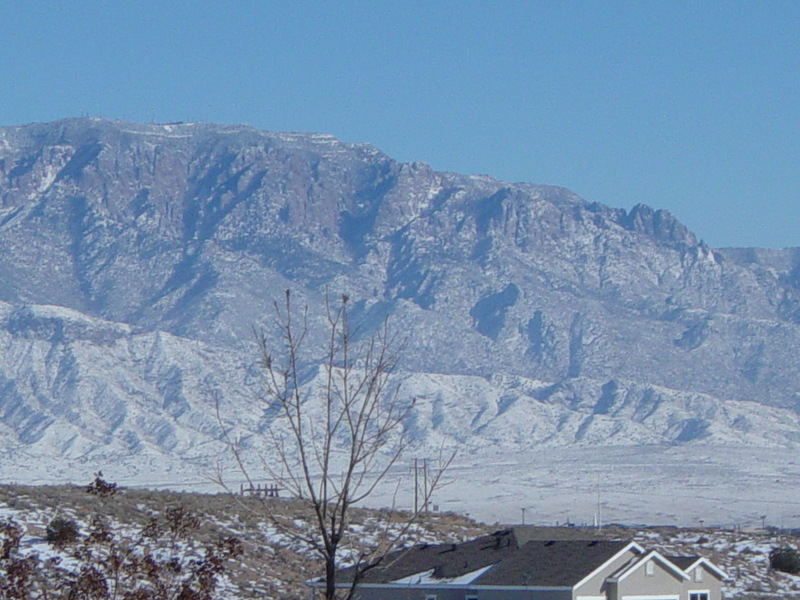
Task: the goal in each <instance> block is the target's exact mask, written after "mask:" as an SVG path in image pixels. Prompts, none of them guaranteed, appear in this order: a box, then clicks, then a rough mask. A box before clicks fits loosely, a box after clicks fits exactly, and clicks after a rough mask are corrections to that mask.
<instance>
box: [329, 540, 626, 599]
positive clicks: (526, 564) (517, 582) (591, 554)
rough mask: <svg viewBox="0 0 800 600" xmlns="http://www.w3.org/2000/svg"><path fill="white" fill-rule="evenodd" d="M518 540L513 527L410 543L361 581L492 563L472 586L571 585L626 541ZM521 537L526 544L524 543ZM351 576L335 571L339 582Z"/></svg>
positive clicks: (439, 575)
mask: <svg viewBox="0 0 800 600" xmlns="http://www.w3.org/2000/svg"><path fill="white" fill-rule="evenodd" d="M521 537H522V538H523V540H524V542H523V544H522V545H520V540H519V539H518V537H517V535H515V532H514V530H513V529H507V530H504V531H498V532H495V533H493V534H491V535H487V536H483V537H480V538H477V539H474V540H471V541H468V542H464V543H461V544H436V545H421V546H414V547H413V548H409V549H408V550H401V551H398V552H394V553H392V554H390V555H389V556H387V557H386V558H385V559H384V561H383V563H382V564H381V565H380V566H378V567H376V568H374V569H371V570H370V571H368V572H367V573H366V575H365V577H364V579H363V580H362V583H366V584H368V583H391V582H393V581H397V580H398V579H404V578H406V577H410V576H412V575H416V574H418V573H424V572H426V571H430V570H433V574H432V576H433V578H436V579H450V578H455V577H461V576H463V575H466V574H468V573H472V572H474V571H477V570H478V569H481V568H484V567H487V566H490V565H494V566H493V567H492V568H491V569H489V570H488V571H486V572H484V573H482V574H480V576H478V577H477V579H476V580H475V581H474V582H473V583H474V584H475V585H491V586H526V587H527V586H531V587H538V586H541V587H568V586H572V585H575V584H576V583H578V582H579V581H580V580H581V579H583V578H584V577H586V576H587V575H589V574H590V573H591V572H592V571H594V570H595V569H597V568H598V567H599V566H601V565H602V564H603V563H605V562H606V561H607V560H609V559H610V558H611V557H613V556H614V555H615V554H617V553H618V552H620V551H621V550H622V549H623V548H624V547H625V546H627V545H628V542H621V541H603V540H558V541H537V540H531V541H527V540H526V539H525V536H521ZM525 542H526V543H525ZM351 577H352V570H351V569H343V570H341V571H340V572H339V577H338V579H339V581H341V582H346V581H349V580H350V578H351Z"/></svg>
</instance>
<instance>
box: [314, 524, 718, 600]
mask: <svg viewBox="0 0 800 600" xmlns="http://www.w3.org/2000/svg"><path fill="white" fill-rule="evenodd" d="M352 576H353V572H352V569H342V570H341V571H340V572H339V573H338V579H337V581H338V585H339V586H341V587H349V585H350V583H349V582H351V581H352ZM725 578H726V574H725V573H724V572H723V571H722V569H720V568H719V567H717V566H716V565H715V564H713V563H712V562H711V561H710V560H708V559H705V558H701V557H699V556H680V557H670V556H663V555H661V554H659V553H658V552H656V551H652V550H651V551H647V550H645V549H644V548H643V547H642V546H640V545H639V544H637V543H636V542H630V541H627V542H626V541H606V540H551V541H544V540H536V539H530V538H529V537H526V534H525V531H524V529H518V530H515V529H508V530H504V531H498V532H496V533H493V534H491V535H487V536H483V537H480V538H477V539H474V540H471V541H469V542H464V543H461V544H435V545H434V544H422V545H418V546H414V547H412V548H409V549H407V550H400V551H397V552H394V553H392V554H390V555H389V556H387V557H386V558H385V559H384V561H383V562H382V564H381V565H380V566H378V567H375V568H374V569H371V570H370V571H368V572H367V573H366V574H365V576H364V578H363V579H362V581H361V582H360V583H359V585H358V588H357V590H356V594H355V598H358V599H361V600H720V598H721V592H720V589H721V584H722V580H723V579H725ZM310 585H311V586H312V587H315V588H321V587H324V583H323V582H321V581H315V582H311V583H310Z"/></svg>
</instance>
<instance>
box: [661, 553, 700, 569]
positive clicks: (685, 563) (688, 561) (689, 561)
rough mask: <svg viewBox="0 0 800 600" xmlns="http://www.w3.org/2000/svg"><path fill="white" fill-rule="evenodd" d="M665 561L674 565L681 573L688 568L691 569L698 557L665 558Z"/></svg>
mask: <svg viewBox="0 0 800 600" xmlns="http://www.w3.org/2000/svg"><path fill="white" fill-rule="evenodd" d="M666 558H667V560H669V561H670V562H671V563H672V564H673V565H676V566H677V567H678V568H679V569H681V570H682V571H685V570H686V569H688V568H689V567H691V566H692V565H693V564H694V563H696V562H697V561H698V560H700V557H699V556H667V557H666Z"/></svg>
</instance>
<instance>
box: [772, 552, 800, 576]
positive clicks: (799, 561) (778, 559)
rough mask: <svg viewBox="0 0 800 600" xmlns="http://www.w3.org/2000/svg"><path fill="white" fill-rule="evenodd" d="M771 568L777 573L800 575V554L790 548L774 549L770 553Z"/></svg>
mask: <svg viewBox="0 0 800 600" xmlns="http://www.w3.org/2000/svg"><path fill="white" fill-rule="evenodd" d="M769 566H770V567H772V568H773V569H774V570H776V571H782V572H784V573H791V574H792V575H797V574H798V573H800V554H798V552H797V550H795V549H794V548H791V547H789V546H782V547H780V548H773V549H772V550H770V553H769Z"/></svg>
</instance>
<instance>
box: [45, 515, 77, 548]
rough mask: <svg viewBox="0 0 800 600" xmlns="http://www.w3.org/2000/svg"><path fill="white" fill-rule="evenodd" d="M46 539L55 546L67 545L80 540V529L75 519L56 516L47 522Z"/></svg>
mask: <svg viewBox="0 0 800 600" xmlns="http://www.w3.org/2000/svg"><path fill="white" fill-rule="evenodd" d="M45 532H46V533H45V539H46V540H47V541H48V542H50V543H51V544H53V545H54V546H65V545H67V544H71V543H73V542H75V541H77V540H78V536H79V535H80V531H79V530H78V524H77V523H76V522H75V521H74V520H73V519H67V518H65V517H56V518H55V519H53V520H52V521H50V522H49V523H48V524H47V529H46V530H45Z"/></svg>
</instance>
